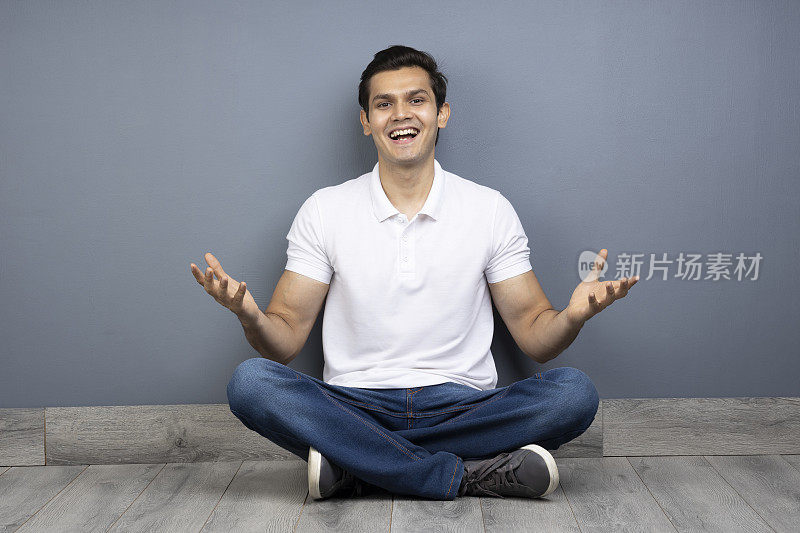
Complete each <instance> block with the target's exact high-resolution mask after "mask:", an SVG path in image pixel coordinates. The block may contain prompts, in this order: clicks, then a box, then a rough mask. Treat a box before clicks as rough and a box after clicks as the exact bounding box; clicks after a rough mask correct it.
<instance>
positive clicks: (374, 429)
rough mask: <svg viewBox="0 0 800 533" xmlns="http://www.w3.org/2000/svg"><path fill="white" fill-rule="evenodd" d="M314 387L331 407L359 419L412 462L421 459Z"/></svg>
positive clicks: (321, 389) (322, 390) (323, 391)
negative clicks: (333, 406)
mask: <svg viewBox="0 0 800 533" xmlns="http://www.w3.org/2000/svg"><path fill="white" fill-rule="evenodd" d="M312 383H313V382H312ZM314 386H315V387H317V388H318V389H319V390H320V391H321V392H322V394H324V395H325V397H326V398H328V400H330V401H331V403H332V404H333V405H335V406H336V407H338V408H339V409H341V410H342V411H344V412H345V413H348V414H351V415H353V416H354V417H356V418H357V419H359V420H360V421H361V422H362V423H363V424H364V425H365V426H367V427H368V428H369V429H371V430H372V431H374V432H375V433H377V434H378V435H380V436H381V437H383V438H384V439H386V440H387V441H389V442H390V443H392V444H393V445H394V446H395V447H397V449H399V450H400V451H402V452H403V453H404V454H406V455H408V456H409V457H411V458H413V459H414V460H416V461H419V460H421V459H422V457H419V456H417V455H416V454H414V453H413V452H412V451H411V450H409V449H407V448H406V447H404V446H403V445H402V444H400V443H399V442H397V441H396V440H394V439H392V438H391V437H389V436H388V435H386V434H384V433H382V432H380V431H379V430H377V429H376V428H375V427H373V426H372V425H370V423H369V422H367V421H366V420H364V419H363V418H361V417H360V416H358V415H357V414H355V413H354V412H352V411H348V410H347V409H345V408H344V407H342V406H341V405H339V404H338V403H336V400H335V399H334V398H333V396H331V395H330V394H328V393H327V392H325V390H324V389H323V388H322V387H320V386H319V385H317V384H316V383H314Z"/></svg>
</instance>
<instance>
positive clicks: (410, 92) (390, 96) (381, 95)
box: [372, 89, 428, 102]
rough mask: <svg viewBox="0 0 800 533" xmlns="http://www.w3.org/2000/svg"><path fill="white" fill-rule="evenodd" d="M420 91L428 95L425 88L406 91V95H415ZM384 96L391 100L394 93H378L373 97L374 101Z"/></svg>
mask: <svg viewBox="0 0 800 533" xmlns="http://www.w3.org/2000/svg"><path fill="white" fill-rule="evenodd" d="M418 93H425V94H426V95H427V94H428V91H426V90H425V89H411V90H410V91H406V97H408V96H413V95H415V94H418ZM382 98H385V99H386V100H391V99H392V95H391V94H389V93H382V94H376V95H375V96H373V97H372V101H373V102H374V101H375V100H379V99H382Z"/></svg>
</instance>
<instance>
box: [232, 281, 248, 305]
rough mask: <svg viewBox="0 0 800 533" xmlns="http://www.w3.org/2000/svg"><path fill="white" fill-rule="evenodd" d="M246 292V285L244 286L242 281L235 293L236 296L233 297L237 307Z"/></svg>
mask: <svg viewBox="0 0 800 533" xmlns="http://www.w3.org/2000/svg"><path fill="white" fill-rule="evenodd" d="M246 292H247V285H245V283H244V281H243V282H241V283H240V284H239V290H237V291H236V294H234V295H233V301H234V302H235V303H236V305H239V304H241V303H242V301H243V300H244V294H245V293H246Z"/></svg>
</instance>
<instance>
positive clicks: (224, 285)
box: [219, 276, 228, 296]
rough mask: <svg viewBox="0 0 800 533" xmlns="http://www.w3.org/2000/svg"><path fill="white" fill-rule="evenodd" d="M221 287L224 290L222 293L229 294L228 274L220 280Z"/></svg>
mask: <svg viewBox="0 0 800 533" xmlns="http://www.w3.org/2000/svg"><path fill="white" fill-rule="evenodd" d="M219 287H220V289H221V290H222V295H223V296H227V295H228V276H222V279H221V280H219Z"/></svg>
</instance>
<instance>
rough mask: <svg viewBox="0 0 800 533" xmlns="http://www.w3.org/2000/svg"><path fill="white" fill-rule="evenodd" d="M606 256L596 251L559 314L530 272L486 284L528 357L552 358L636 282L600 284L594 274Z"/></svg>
mask: <svg viewBox="0 0 800 533" xmlns="http://www.w3.org/2000/svg"><path fill="white" fill-rule="evenodd" d="M607 256H608V250H606V249H605V248H603V249H602V250H600V253H598V254H597V257H595V260H594V261H593V262H592V268H591V271H590V272H589V273H588V274H587V275H586V276H585V279H583V281H581V282H580V283H579V284H578V286H577V287H576V288H575V290H574V291H572V296H571V297H570V299H569V304H567V307H566V308H565V309H564V310H563V311H556V310H555V309H553V306H552V305H551V304H550V301H549V300H548V299H547V296H545V295H544V291H543V290H542V287H541V286H540V285H539V280H537V279H536V276H535V275H534V273H533V271H532V270H529V271H527V272H525V273H524V274H520V275H519V276H514V277H513V278H509V279H507V280H504V281H500V282H498V283H490V284H489V289H490V290H491V292H492V298H493V299H494V303H495V306H496V307H497V310H498V311H499V312H500V316H502V317H503V321H504V322H505V323H506V326H508V330H509V331H510V332H511V335H512V336H513V337H514V340H515V341H516V342H517V345H518V346H519V348H520V350H522V351H523V352H525V354H526V355H527V356H528V357H530V358H531V359H533V360H535V361H538V362H540V363H546V362H547V361H549V360H551V359H553V358H555V357H556V356H557V355H558V354H560V353H561V352H563V351H564V350H566V349H567V347H568V346H569V345H570V344H572V341H574V340H575V337H577V336H578V332H579V331H580V330H581V328H582V327H583V325H584V324H585V323H586V321H587V320H589V319H590V318H592V317H593V316H594V315H596V314H597V313H599V312H600V311H602V310H603V309H605V308H606V307H608V306H609V305H611V304H612V303H614V302H615V301H617V300H619V299H620V298H624V297H625V296H626V295H627V294H628V290H630V288H631V287H633V286H634V285H635V284H636V282H638V281H639V276H634V277H632V278H630V279H629V278H627V277H625V278H622V279H618V280H608V281H600V280H599V279H598V273H599V272H602V270H603V265H605V261H606V257H607Z"/></svg>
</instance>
